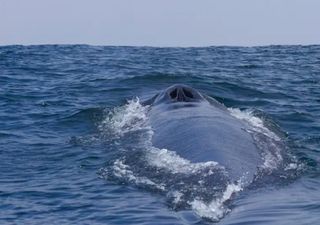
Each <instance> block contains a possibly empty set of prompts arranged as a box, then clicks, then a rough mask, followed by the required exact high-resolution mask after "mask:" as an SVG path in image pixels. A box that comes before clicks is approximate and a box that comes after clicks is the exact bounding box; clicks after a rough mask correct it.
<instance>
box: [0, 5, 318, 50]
mask: <svg viewBox="0 0 320 225" xmlns="http://www.w3.org/2000/svg"><path fill="white" fill-rule="evenodd" d="M7 44H94V45H148V46H208V45H245V46H248V45H249V46H252V45H269V44H320V0H0V45H7Z"/></svg>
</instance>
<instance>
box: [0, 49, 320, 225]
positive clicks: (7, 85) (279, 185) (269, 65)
mask: <svg viewBox="0 0 320 225" xmlns="http://www.w3.org/2000/svg"><path fill="white" fill-rule="evenodd" d="M175 83H184V84H187V85H190V86H192V87H194V88H197V89H199V90H200V91H201V92H203V93H206V94H207V95H209V96H211V97H214V98H215V99H217V100H218V101H220V102H222V103H223V104H225V105H226V106H227V107H228V108H233V109H236V110H240V111H239V112H240V113H243V114H242V115H246V116H247V117H249V119H260V120H261V121H263V125H262V126H263V127H264V128H265V129H268V130H269V131H270V132H272V133H273V134H276V135H277V136H278V137H279V138H280V139H281V142H283V143H284V145H285V147H283V149H284V150H285V151H286V152H288V154H290V157H291V159H292V160H293V161H294V162H290V163H288V164H287V167H286V168H287V170H288V171H290V173H289V172H288V173H277V172H275V173H273V174H272V175H270V176H268V178H267V179H261V180H260V181H259V182H258V181H257V184H256V185H255V184H253V185H252V186H253V187H252V188H244V189H243V190H241V191H236V193H234V194H233V195H232V196H228V199H227V201H226V202H224V203H223V206H220V208H219V210H220V211H221V213H222V214H219V215H218V216H217V212H216V211H214V210H216V208H213V209H212V211H210V212H208V214H210V215H212V217H210V216H209V217H208V216H204V213H203V211H201V209H199V208H198V209H194V208H192V207H191V206H190V204H189V205H188V201H186V202H184V204H183V205H175V204H173V202H172V201H170V192H168V191H164V190H162V189H161V187H160V189H159V188H158V189H157V188H156V187H159V185H160V184H162V183H163V184H164V185H167V186H168V184H171V185H173V184H175V182H176V181H177V180H180V181H181V179H182V178H181V177H179V174H178V175H175V173H171V174H170V173H168V172H166V173H163V174H162V173H158V172H157V171H158V170H152V169H150V168H146V167H148V165H147V164H146V162H142V161H141V160H139V158H140V156H141V155H139V154H141V152H139V153H137V152H135V151H133V150H134V149H135V148H136V147H139V146H138V145H141V144H142V143H141V140H140V139H139V138H138V136H139V135H140V134H141V133H143V132H146V131H145V130H144V128H143V126H142V125H141V124H139V121H141V120H142V121H143V120H144V119H145V118H144V116H145V114H144V111H143V110H144V108H143V106H141V105H139V103H138V100H137V99H136V97H139V98H140V99H146V98H148V97H150V96H152V95H153V94H155V93H156V92H157V91H159V90H161V89H164V88H166V87H168V86H169V85H171V84H175ZM128 100H133V101H131V102H129V103H128ZM130 110H131V111H130ZM319 115H320V46H317V45H314V46H268V47H250V48H247V47H208V48H149V47H100V46H97V47H94V46H86V45H43V46H3V47H0V162H1V163H0V224H212V223H218V224H319V221H320V188H319V187H320V170H319V162H320V116H319ZM124 118H125V119H128V120H129V124H128V121H126V120H125V121H124ZM137 121H138V122H137ZM121 123H122V124H121ZM123 123H124V124H123ZM119 124H120V125H119ZM260 125H261V124H260ZM119 127H120V128H121V129H120V130H119ZM117 129H118V130H117ZM126 129H129V132H127V131H128V130H126ZM139 137H140V136H139ZM124 158H126V159H128V158H129V159H131V162H128V161H123V159H124ZM174 159H176V158H174ZM178 159H179V158H177V160H178ZM121 160H122V161H121ZM125 163H129V164H130V163H131V164H130V166H131V167H129V166H128V165H126V164H125ZM169 163H170V161H169ZM171 163H172V164H174V162H171ZM169 166H170V165H169ZM187 166H189V167H190V166H192V165H191V164H187ZM288 166H289V167H288ZM287 170H285V171H287ZM145 171H148V173H147V172H145ZM142 175H143V176H144V177H141V176H142ZM164 175H165V176H164ZM189 175H190V174H189ZM139 176H140V177H139ZM197 176H198V175H197ZM200 176H201V175H200ZM168 177H169V178H170V181H168ZM180 178H181V179H180ZM191 178H192V179H193V178H194V177H193V176H192V174H191V175H190V176H187V177H184V178H183V179H185V180H184V181H188V179H191ZM175 179H177V180H175ZM151 182H154V183H151ZM190 183H191V184H192V185H193V186H192V185H191V186H190V187H198V186H194V185H195V184H193V183H192V181H190ZM167 186H165V187H167ZM174 187H175V188H176V190H175V191H181V189H179V188H177V187H176V186H174ZM188 187H189V186H188ZM210 188H211V187H204V191H208V193H211V192H212V189H210ZM164 189H165V188H164ZM187 191H188V193H189V194H190V196H191V195H192V194H194V193H197V190H193V189H188V190H187ZM210 191H211V192H210ZM175 193H176V192H175ZM171 194H172V193H171ZM189 200H190V199H189ZM199 210H200V211H199ZM214 216H217V217H216V218H214Z"/></svg>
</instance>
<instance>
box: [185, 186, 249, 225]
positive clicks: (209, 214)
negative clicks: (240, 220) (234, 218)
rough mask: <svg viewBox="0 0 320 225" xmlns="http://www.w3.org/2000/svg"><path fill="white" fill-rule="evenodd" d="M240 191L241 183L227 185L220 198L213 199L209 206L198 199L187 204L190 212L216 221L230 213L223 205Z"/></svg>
mask: <svg viewBox="0 0 320 225" xmlns="http://www.w3.org/2000/svg"><path fill="white" fill-rule="evenodd" d="M242 189H243V188H242V185H241V183H239V184H228V186H227V188H226V190H225V191H224V192H223V195H222V197H221V198H219V199H215V200H213V201H211V202H210V203H209V204H207V203H205V202H204V201H202V200H200V199H195V200H193V201H192V202H189V204H190V205H191V208H192V210H193V211H194V212H195V213H196V214H197V215H199V216H200V217H203V218H208V219H211V220H213V221H218V220H219V219H221V218H222V217H223V216H224V215H225V214H226V213H228V212H229V211H230V209H228V208H227V207H226V206H225V204H224V203H225V202H226V201H227V200H229V199H230V198H231V196H232V195H233V194H235V193H237V192H239V191H241V190H242Z"/></svg>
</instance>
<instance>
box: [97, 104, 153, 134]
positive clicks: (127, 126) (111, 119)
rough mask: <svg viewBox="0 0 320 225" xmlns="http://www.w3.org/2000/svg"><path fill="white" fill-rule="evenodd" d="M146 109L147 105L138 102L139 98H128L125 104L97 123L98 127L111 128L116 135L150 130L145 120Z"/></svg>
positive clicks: (101, 128)
mask: <svg viewBox="0 0 320 225" xmlns="http://www.w3.org/2000/svg"><path fill="white" fill-rule="evenodd" d="M148 110H149V107H148V106H142V105H141V104H140V100H139V98H136V99H133V100H129V101H128V103H127V104H126V105H124V106H122V107H118V108H115V109H114V110H113V111H111V112H109V113H108V116H107V117H106V118H105V119H104V121H102V123H101V124H100V125H99V129H100V130H101V131H104V130H105V129H106V128H107V129H109V130H110V129H111V131H112V132H113V133H114V134H116V135H118V136H123V135H124V134H126V133H128V132H133V131H138V130H142V129H147V130H150V131H151V128H150V127H149V126H148V122H147V121H148V117H147V112H148Z"/></svg>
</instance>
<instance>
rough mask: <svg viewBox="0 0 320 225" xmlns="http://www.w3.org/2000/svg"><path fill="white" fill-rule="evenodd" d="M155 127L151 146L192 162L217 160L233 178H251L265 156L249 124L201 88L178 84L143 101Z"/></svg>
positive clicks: (152, 126) (231, 178)
mask: <svg viewBox="0 0 320 225" xmlns="http://www.w3.org/2000/svg"><path fill="white" fill-rule="evenodd" d="M143 104H144V105H148V106H149V107H150V109H149V112H148V116H149V123H150V126H151V128H152V130H153V135H152V140H151V141H152V145H153V146H154V147H156V148H159V149H169V150H171V151H174V152H176V153H177V154H178V155H179V156H180V157H182V158H184V159H187V160H189V161H190V162H192V163H201V162H209V161H214V162H216V163H218V165H219V166H221V167H222V168H224V169H225V171H226V173H227V174H228V177H229V179H230V180H231V181H235V182H236V181H239V179H242V180H245V181H252V180H253V179H254V176H255V175H256V173H257V170H258V167H259V165H261V164H262V161H263V160H262V157H261V152H260V150H259V148H258V147H257V145H256V143H255V140H254V138H253V136H252V135H251V134H250V132H249V131H250V125H249V124H247V123H246V122H245V121H242V120H240V119H238V118H236V117H234V116H233V115H232V114H231V113H230V111H229V110H228V109H227V108H226V107H225V106H224V105H223V104H222V103H220V102H218V101H217V100H215V99H214V98H212V97H209V96H208V95H205V94H203V93H201V92H200V91H198V90H196V89H194V88H192V87H190V86H187V85H184V84H175V85H172V86H170V87H168V88H166V89H165V90H162V91H159V92H158V93H157V94H155V95H154V96H153V97H152V98H150V99H148V100H146V101H144V102H143Z"/></svg>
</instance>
